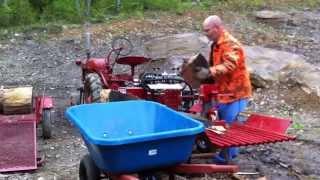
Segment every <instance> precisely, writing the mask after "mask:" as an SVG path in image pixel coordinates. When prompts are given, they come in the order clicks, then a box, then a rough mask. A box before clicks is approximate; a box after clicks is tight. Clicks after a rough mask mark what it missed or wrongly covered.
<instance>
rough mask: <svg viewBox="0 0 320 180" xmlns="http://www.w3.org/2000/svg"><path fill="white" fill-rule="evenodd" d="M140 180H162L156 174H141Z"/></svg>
mask: <svg viewBox="0 0 320 180" xmlns="http://www.w3.org/2000/svg"><path fill="white" fill-rule="evenodd" d="M138 176H139V179H140V180H160V179H161V177H160V176H159V175H155V174H139V175H138Z"/></svg>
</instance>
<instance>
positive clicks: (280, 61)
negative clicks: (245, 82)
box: [245, 46, 304, 88]
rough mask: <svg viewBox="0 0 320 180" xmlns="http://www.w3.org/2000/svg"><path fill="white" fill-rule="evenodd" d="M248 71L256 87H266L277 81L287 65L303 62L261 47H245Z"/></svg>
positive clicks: (295, 57) (288, 54)
mask: <svg viewBox="0 0 320 180" xmlns="http://www.w3.org/2000/svg"><path fill="white" fill-rule="evenodd" d="M245 52H246V57H247V64H248V69H249V71H250V74H251V78H252V83H253V85H254V86H256V87H263V88H264V87H268V86H269V85H271V84H273V83H277V82H278V81H279V77H280V73H281V70H282V69H284V68H286V67H287V66H288V65H289V64H292V63H296V62H304V60H303V58H302V57H301V56H298V55H296V54H292V53H289V52H283V51H279V50H274V49H270V48H264V47H261V46H245Z"/></svg>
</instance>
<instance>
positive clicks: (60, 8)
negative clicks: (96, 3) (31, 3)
mask: <svg viewBox="0 0 320 180" xmlns="http://www.w3.org/2000/svg"><path fill="white" fill-rule="evenodd" d="M82 11H83V4H82V3H81V4H80V9H77V6H76V1H75V0H54V1H52V2H51V3H50V6H47V7H45V9H44V11H43V14H41V15H40V16H41V20H42V21H65V22H71V23H80V22H81V20H82V18H83V14H82Z"/></svg>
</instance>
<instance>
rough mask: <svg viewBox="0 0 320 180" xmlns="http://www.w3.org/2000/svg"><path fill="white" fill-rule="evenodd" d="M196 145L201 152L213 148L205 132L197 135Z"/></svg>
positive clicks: (206, 151)
mask: <svg viewBox="0 0 320 180" xmlns="http://www.w3.org/2000/svg"><path fill="white" fill-rule="evenodd" d="M196 146H197V150H198V151H199V152H201V153H208V152H210V151H211V150H212V148H211V142H210V140H209V139H208V137H207V136H206V135H205V134H204V133H202V134H200V135H199V136H197V138H196Z"/></svg>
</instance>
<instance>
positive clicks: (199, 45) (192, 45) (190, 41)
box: [144, 33, 209, 60]
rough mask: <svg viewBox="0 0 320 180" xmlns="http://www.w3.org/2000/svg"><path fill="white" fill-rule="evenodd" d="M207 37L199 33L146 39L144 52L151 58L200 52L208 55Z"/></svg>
mask: <svg viewBox="0 0 320 180" xmlns="http://www.w3.org/2000/svg"><path fill="white" fill-rule="evenodd" d="M208 43H209V41H208V39H207V38H206V37H205V36H201V35H200V34H199V33H184V34H176V35H171V36H166V37H161V38H156V39H153V40H150V41H147V42H146V43H145V44H144V45H145V50H146V52H145V54H147V55H148V56H149V57H150V58H152V59H155V60H156V59H170V58H172V57H177V56H179V57H186V58H187V57H191V56H192V55H194V54H195V53H198V52H201V53H202V54H203V55H204V56H206V57H208V54H209V46H208Z"/></svg>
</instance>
